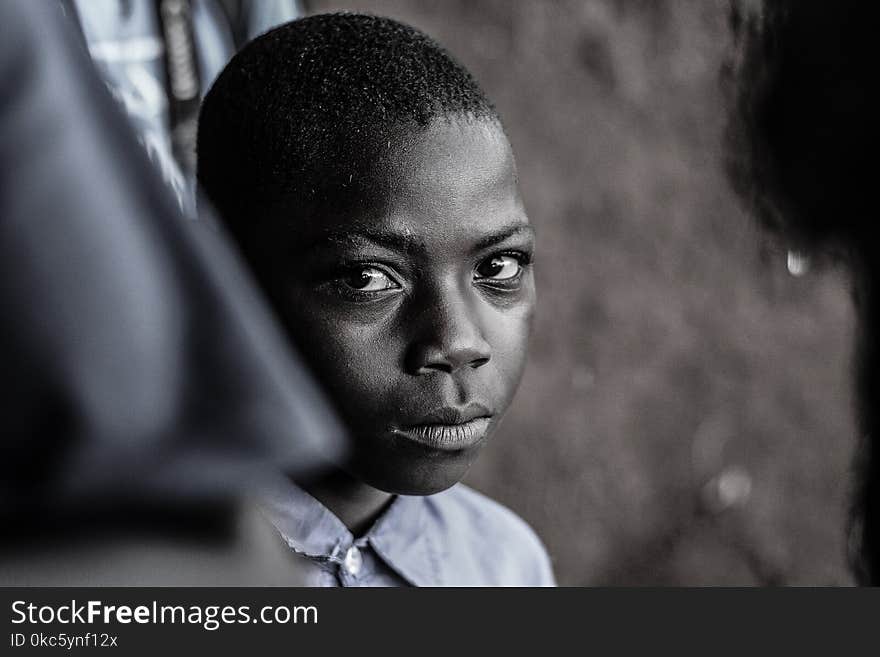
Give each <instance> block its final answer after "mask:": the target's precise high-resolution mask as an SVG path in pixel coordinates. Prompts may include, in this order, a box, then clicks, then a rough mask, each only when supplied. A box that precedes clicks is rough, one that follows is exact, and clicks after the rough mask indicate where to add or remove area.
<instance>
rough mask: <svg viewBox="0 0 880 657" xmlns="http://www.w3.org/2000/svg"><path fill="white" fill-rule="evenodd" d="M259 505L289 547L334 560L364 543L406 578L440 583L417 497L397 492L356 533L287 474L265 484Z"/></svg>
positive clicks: (427, 583)
mask: <svg viewBox="0 0 880 657" xmlns="http://www.w3.org/2000/svg"><path fill="white" fill-rule="evenodd" d="M261 506H262V508H263V511H264V513H265V515H266V516H267V517H268V519H269V521H270V522H271V523H272V524H273V525H274V526H275V529H276V530H277V531H278V532H279V533H280V534H281V536H282V538H284V540H285V541H286V542H287V544H288V546H289V547H290V548H291V549H292V550H293V551H294V552H298V553H300V554H303V555H305V556H307V557H311V558H313V559H318V560H324V561H338V560H340V559H341V558H342V555H344V554H345V552H346V551H347V550H348V548H349V547H351V546H352V545H357V546H358V547H364V546H365V545H369V546H370V547H372V549H373V550H374V551H375V553H376V554H377V555H378V556H379V558H380V559H381V560H382V561H384V562H385V563H386V564H387V565H388V567H390V568H391V569H392V570H394V571H395V572H397V573H398V574H399V575H400V576H402V577H403V578H404V579H406V580H407V581H408V582H410V583H411V584H415V585H416V586H440V585H442V582H440V581H439V578H440V569H439V563H438V559H437V555H436V541H435V540H432V538H433V537H432V536H431V533H430V531H428V529H429V524H428V523H427V521H426V520H427V519H426V512H427V510H426V508H425V506H426V505H425V499H424V498H423V497H419V496H409V495H398V496H397V497H396V498H395V499H394V501H393V502H392V503H391V505H390V506H389V507H388V509H386V510H385V512H384V513H383V514H382V515H381V516H380V517H379V518H378V520H376V522H375V523H374V524H373V526H372V527H371V528H370V530H369V531H368V532H367V533H366V534H364V535H363V536H361V537H359V538H357V539H355V537H354V536H353V535H352V533H351V532H350V531H349V530H348V528H347V527H346V526H345V524H344V523H343V522H342V521H341V520H340V519H339V518H337V517H336V516H335V515H334V514H333V513H332V512H331V511H330V510H329V509H328V508H327V507H325V506H324V505H323V504H321V503H320V502H319V501H318V500H316V499H315V498H314V497H312V496H311V495H309V494H308V493H307V492H306V491H304V490H303V489H302V488H300V487H299V486H297V485H296V484H294V483H293V482H291V481H290V480H289V479H286V478H284V479H280V480H278V481H276V482H274V483H273V484H272V485H271V486H270V487H269V488H267V489H266V491H265V492H264V494H263V496H262V503H261Z"/></svg>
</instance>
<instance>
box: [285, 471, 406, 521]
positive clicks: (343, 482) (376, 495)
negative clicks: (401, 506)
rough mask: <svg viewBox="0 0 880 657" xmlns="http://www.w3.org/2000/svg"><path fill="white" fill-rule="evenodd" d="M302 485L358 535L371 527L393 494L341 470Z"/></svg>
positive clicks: (386, 506)
mask: <svg viewBox="0 0 880 657" xmlns="http://www.w3.org/2000/svg"><path fill="white" fill-rule="evenodd" d="M300 485H301V486H302V487H303V488H304V489H305V490H306V492H308V493H309V495H311V496H312V497H314V498H315V499H316V500H318V501H319V502H320V503H321V504H323V505H324V506H325V507H327V508H328V509H329V510H330V511H331V512H332V513H333V515H335V516H336V517H337V518H339V519H340V520H341V521H342V522H343V524H344V525H345V526H346V527H348V529H349V531H350V532H351V533H352V534H354V535H355V536H361V535H363V534H365V533H366V532H367V531H369V529H370V527H371V526H372V525H373V523H374V522H376V520H377V519H378V518H379V516H381V515H382V513H383V512H384V511H385V509H387V508H388V505H389V504H390V503H391V501H392V499H393V498H394V495H392V494H391V493H386V492H385V491H381V490H379V489H378V488H373V487H372V486H370V485H368V484H365V483H364V482H362V481H359V480H357V479H355V478H354V477H352V476H351V475H349V474H348V473H346V472H344V471H342V470H334V471H333V472H332V473H330V474H328V475H326V476H324V477H322V478H321V479H318V480H316V481H310V482H305V483H300Z"/></svg>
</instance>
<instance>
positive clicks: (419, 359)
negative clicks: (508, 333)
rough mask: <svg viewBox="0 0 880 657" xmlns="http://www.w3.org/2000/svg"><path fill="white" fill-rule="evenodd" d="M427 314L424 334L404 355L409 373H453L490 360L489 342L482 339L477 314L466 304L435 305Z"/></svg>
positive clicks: (474, 367) (478, 365)
mask: <svg viewBox="0 0 880 657" xmlns="http://www.w3.org/2000/svg"><path fill="white" fill-rule="evenodd" d="M428 315H429V316H427V317H424V318H423V319H424V321H425V324H424V325H423V326H424V333H423V334H422V336H421V337H420V338H419V339H417V340H415V341H414V342H413V343H412V344H411V346H410V349H409V352H408V354H407V363H406V366H407V370H408V371H409V372H410V373H411V374H430V373H431V372H438V371H439V372H446V373H452V372H455V371H457V370H460V369H462V368H465V367H471V368H473V369H476V368H478V367H482V366H483V365H485V364H486V363H488V362H489V359H490V358H491V350H490V348H489V343H488V342H486V340H485V339H484V338H483V334H482V331H481V330H480V328H479V326H478V323H477V317H475V316H474V313H473V312H472V311H471V310H470V309H468V308H467V307H466V306H465V304H455V305H454V306H451V305H446V306H435V307H434V308H433V310H432V312H430V313H429V314H428Z"/></svg>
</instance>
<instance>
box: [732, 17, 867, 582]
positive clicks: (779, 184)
mask: <svg viewBox="0 0 880 657" xmlns="http://www.w3.org/2000/svg"><path fill="white" fill-rule="evenodd" d="M877 15H878V8H877V4H876V3H873V2H864V1H863V0H837V1H836V2H812V1H806V0H763V2H757V1H756V0H753V1H752V2H745V1H744V0H733V2H732V4H731V14H730V16H731V25H732V28H733V34H734V47H733V50H732V52H731V57H730V59H729V61H728V62H727V64H726V66H725V70H724V75H723V81H724V85H725V89H726V92H727V93H728V101H729V107H730V116H729V123H728V131H727V138H726V141H727V143H726V146H727V148H726V165H727V170H728V173H729V176H730V180H731V181H732V184H733V186H734V188H735V189H736V191H737V193H738V194H739V196H740V197H741V198H742V199H743V201H744V203H745V204H746V206H747V207H748V209H749V210H750V211H751V212H752V213H753V214H754V215H755V216H756V217H757V218H758V219H759V220H760V222H761V223H762V224H764V225H765V226H767V227H769V228H770V229H771V230H773V231H774V232H775V233H776V234H777V235H779V236H780V237H781V238H782V239H783V240H784V241H785V242H786V243H787V244H788V245H789V246H790V247H793V248H796V249H800V250H803V251H806V252H813V253H816V252H820V253H823V254H831V255H833V256H834V257H837V258H841V259H842V260H843V261H845V262H846V264H847V265H849V266H850V268H851V270H852V272H853V288H854V289H853V292H854V297H855V301H856V307H857V312H858V321H859V329H858V331H859V336H858V342H859V347H858V350H857V355H856V366H857V371H858V406H859V408H858V414H859V421H860V428H861V433H862V436H863V439H862V440H861V443H860V447H859V451H858V455H857V459H856V461H857V463H856V465H857V474H856V487H855V488H856V490H855V494H854V504H853V511H852V516H851V517H852V522H851V526H850V539H851V540H850V547H851V554H850V556H851V559H852V563H853V568H854V571H855V574H856V577H857V579H858V581H859V582H861V583H872V584H878V583H880V490H878V489H880V459H878V458H876V456H875V452H876V441H877V440H880V394H878V393H880V383H878V382H880V348H878V346H876V343H877V342H878V341H880V320H878V318H880V301H878V294H877V289H878V286H877V284H878V282H880V262H878V257H877V256H878V254H880V239H878V237H877V231H876V230H875V226H874V225H875V222H876V221H877V217H876V214H877V213H876V209H875V204H876V198H877V196H876V195H877V181H876V178H875V170H876V157H877V155H878V144H877V139H876V126H877V122H878V120H880V113H878V107H877V100H876V98H877V97H878V94H877V89H875V87H876V86H877V85H876V82H875V81H876V79H877V62H878V57H877V27H878V25H880V23H878V21H877ZM872 437H874V440H872V439H871V438H872Z"/></svg>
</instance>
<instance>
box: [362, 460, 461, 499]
mask: <svg viewBox="0 0 880 657" xmlns="http://www.w3.org/2000/svg"><path fill="white" fill-rule="evenodd" d="M473 451H474V452H476V451H478V450H473ZM475 458H476V453H454V454H443V455H442V457H441V458H435V459H430V460H428V461H427V462H418V463H413V461H412V459H407V458H403V459H397V458H388V459H382V460H381V461H379V462H376V461H374V460H373V459H371V460H370V461H369V462H364V461H359V462H355V463H353V464H352V467H351V474H353V475H355V476H356V477H357V478H359V479H361V480H362V481H364V482H365V483H367V484H369V485H370V486H372V487H373V488H378V489H379V490H382V491H385V492H386V493H392V494H394V495H434V494H435V493H441V492H443V491H444V490H446V489H448V488H451V487H452V486H454V485H455V484H457V483H458V482H459V481H461V479H462V478H463V477H464V476H465V474H467V471H468V469H469V468H470V466H471V463H473V461H474V459H475Z"/></svg>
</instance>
